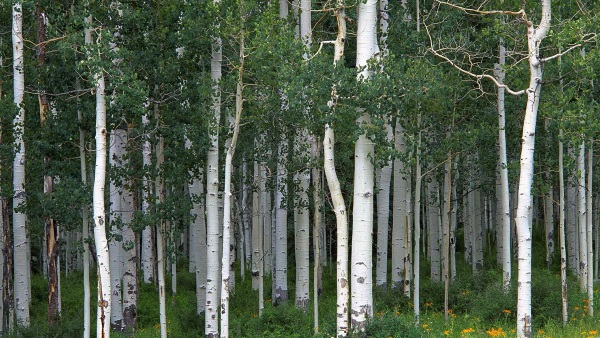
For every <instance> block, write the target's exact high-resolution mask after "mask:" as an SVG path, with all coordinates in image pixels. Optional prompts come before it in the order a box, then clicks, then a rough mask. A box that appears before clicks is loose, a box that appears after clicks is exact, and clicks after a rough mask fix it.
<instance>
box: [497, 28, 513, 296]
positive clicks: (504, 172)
mask: <svg viewBox="0 0 600 338" xmlns="http://www.w3.org/2000/svg"><path fill="white" fill-rule="evenodd" d="M505 64H506V48H505V47H504V41H503V40H502V39H500V47H499V57H498V63H497V64H496V65H495V67H494V73H495V74H494V75H495V76H496V79H497V81H498V83H500V84H503V83H504V77H505V72H504V66H505ZM504 92H505V89H504V87H498V96H497V110H498V155H499V156H498V157H499V158H498V162H499V170H500V193H499V194H498V197H499V201H498V202H499V206H498V209H499V213H500V224H498V226H500V227H501V234H502V236H501V241H502V245H501V246H500V247H501V248H502V253H501V254H500V255H499V256H501V257H502V258H501V264H502V285H503V289H504V292H505V293H506V292H508V291H509V289H510V280H511V269H510V264H511V255H510V203H509V198H510V193H509V191H508V160H507V156H506V118H505V116H506V109H505V108H504Z"/></svg>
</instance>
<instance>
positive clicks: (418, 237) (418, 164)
mask: <svg viewBox="0 0 600 338" xmlns="http://www.w3.org/2000/svg"><path fill="white" fill-rule="evenodd" d="M420 122H421V116H420V115H419V123H418V126H417V127H420V125H421V123H420ZM416 148H417V150H416V169H415V211H414V214H415V215H414V222H415V226H414V229H415V247H414V255H413V257H414V263H413V266H414V268H413V269H414V277H413V281H414V296H413V304H414V306H413V309H414V313H415V323H417V324H418V323H419V321H420V316H421V309H420V301H421V297H420V295H419V293H420V287H421V286H420V283H421V277H420V274H421V269H420V264H421V252H420V251H421V248H420V240H421V181H422V180H423V177H422V176H421V132H419V135H418V139H417V145H416ZM465 237H466V236H465Z"/></svg>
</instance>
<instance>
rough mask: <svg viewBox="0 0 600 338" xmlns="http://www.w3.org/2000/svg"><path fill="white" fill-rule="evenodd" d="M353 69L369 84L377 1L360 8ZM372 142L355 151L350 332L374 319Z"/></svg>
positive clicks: (363, 121)
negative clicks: (368, 65) (369, 62)
mask: <svg viewBox="0 0 600 338" xmlns="http://www.w3.org/2000/svg"><path fill="white" fill-rule="evenodd" d="M358 11H359V16H358V28H357V42H356V66H357V67H358V68H359V74H358V81H363V82H364V81H368V79H369V76H370V74H371V71H370V70H369V69H368V68H367V61H368V60H371V59H373V58H375V57H377V56H378V54H379V46H378V44H377V12H378V11H377V1H376V0H367V1H366V2H361V3H360V4H359V9H358ZM359 113H360V114H361V116H360V117H359V118H358V120H357V123H358V125H359V126H360V127H363V125H368V124H369V123H370V115H369V112H367V111H364V109H361V111H360V112H359ZM373 148H374V146H373V142H372V141H371V140H370V139H368V138H367V135H366V132H363V133H362V134H361V135H360V136H359V137H358V140H357V141H356V143H355V148H354V206H353V210H354V213H353V217H352V258H351V259H352V261H351V271H352V277H351V282H350V290H351V314H352V329H353V330H354V331H364V330H365V325H366V322H367V319H368V318H369V317H371V316H373V277H372V276H373V275H372V266H373V261H372V251H373V249H372V246H371V245H372V242H373V189H374V182H373V172H374V169H373V164H372V163H371V157H372V156H373V151H374V149H373Z"/></svg>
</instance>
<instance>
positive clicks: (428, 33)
mask: <svg viewBox="0 0 600 338" xmlns="http://www.w3.org/2000/svg"><path fill="white" fill-rule="evenodd" d="M423 26H424V27H425V30H426V31H427V36H428V37H429V44H430V47H429V48H428V50H429V51H430V52H431V53H432V54H433V55H435V56H437V57H439V58H441V59H443V60H445V61H446V62H447V63H449V64H450V66H452V67H453V68H455V69H456V70H458V71H459V72H461V73H463V74H466V75H468V76H470V77H472V78H475V79H477V81H478V82H479V81H480V80H482V79H488V80H490V81H492V82H493V83H494V84H495V85H496V87H498V88H504V89H505V90H506V92H507V93H509V94H511V95H522V94H525V90H519V91H514V90H512V89H510V87H508V86H507V85H505V84H503V83H500V82H498V80H497V79H496V78H495V77H493V76H492V75H489V74H475V73H473V72H471V71H468V70H466V69H464V68H462V67H460V66H458V65H457V64H456V63H454V61H452V60H450V58H448V57H447V56H446V55H444V54H442V53H440V52H438V51H437V50H436V49H435V48H434V46H433V40H432V38H431V33H430V32H429V27H428V26H427V24H426V23H425V22H423Z"/></svg>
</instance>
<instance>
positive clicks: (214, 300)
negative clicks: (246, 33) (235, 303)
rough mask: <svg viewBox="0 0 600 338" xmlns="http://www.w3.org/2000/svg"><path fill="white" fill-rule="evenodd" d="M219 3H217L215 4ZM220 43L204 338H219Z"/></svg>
mask: <svg viewBox="0 0 600 338" xmlns="http://www.w3.org/2000/svg"><path fill="white" fill-rule="evenodd" d="M215 3H216V4H217V3H218V0H217V1H215ZM222 59H223V54H222V43H221V39H220V38H219V37H213V42H212V56H211V80H212V81H213V97H212V100H213V115H212V116H211V120H210V125H209V139H210V146H209V149H208V157H207V161H206V166H207V168H206V261H207V269H208V270H207V273H206V309H205V325H204V326H205V335H206V337H208V338H213V337H218V336H219V324H218V316H219V314H218V306H219V280H220V278H219V277H220V268H221V267H220V264H219V263H220V262H219V251H220V248H219V241H220V240H219V236H220V232H219V228H220V227H219V207H218V199H219V118H220V116H221V95H220V85H219V81H220V80H221V64H222Z"/></svg>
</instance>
